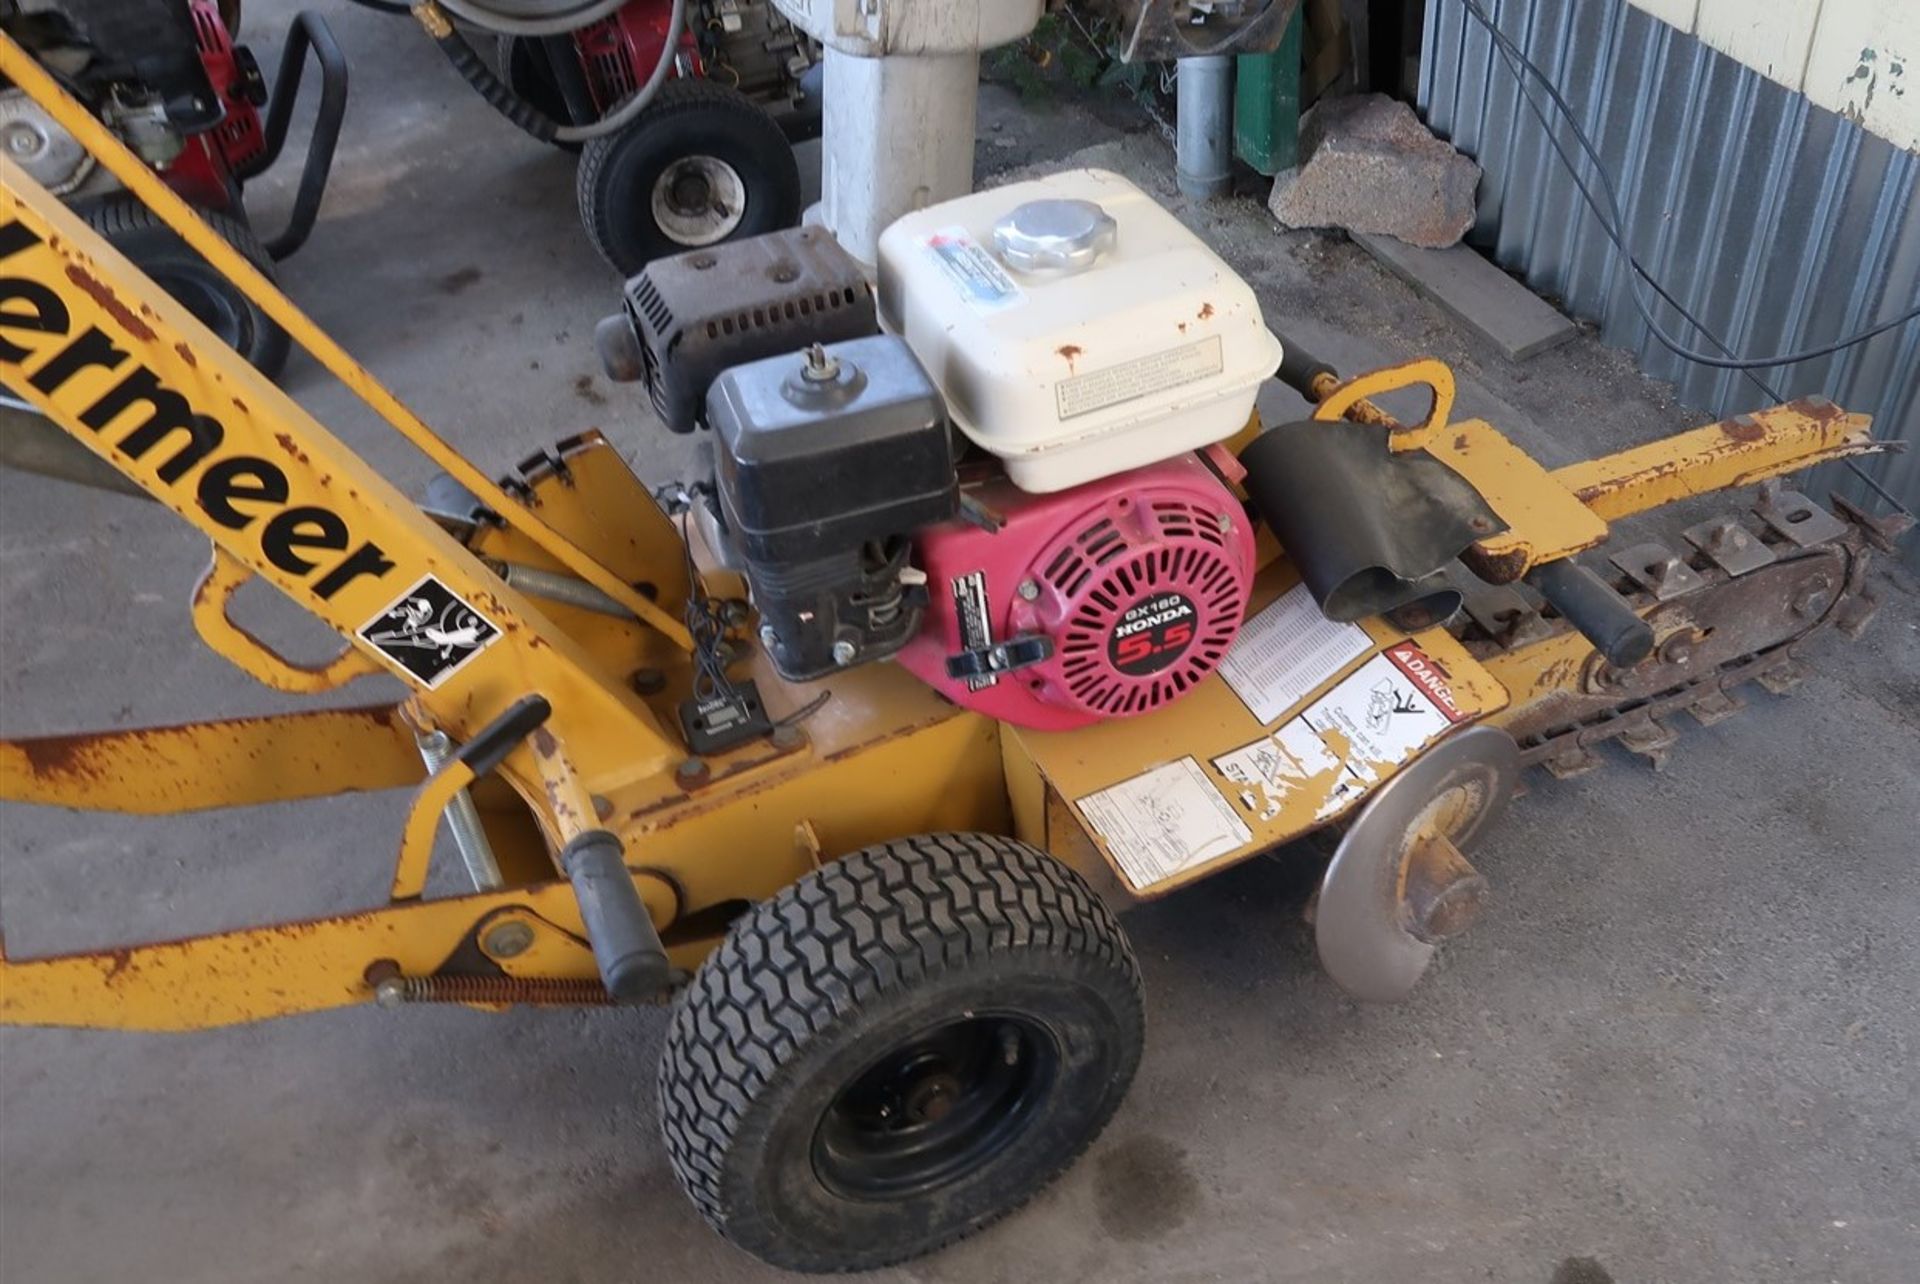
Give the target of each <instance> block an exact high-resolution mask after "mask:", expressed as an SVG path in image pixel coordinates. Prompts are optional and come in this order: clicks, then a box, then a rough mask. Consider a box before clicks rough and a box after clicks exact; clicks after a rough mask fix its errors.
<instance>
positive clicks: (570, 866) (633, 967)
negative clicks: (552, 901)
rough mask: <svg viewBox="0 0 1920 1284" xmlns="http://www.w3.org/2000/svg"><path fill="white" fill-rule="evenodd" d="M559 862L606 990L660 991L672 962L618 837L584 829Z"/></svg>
mask: <svg viewBox="0 0 1920 1284" xmlns="http://www.w3.org/2000/svg"><path fill="white" fill-rule="evenodd" d="M560 864H561V867H562V868H563V869H565V870H566V871H567V878H568V879H569V880H570V881H571V882H572V883H573V894H574V897H575V898H576V899H577V900H578V901H579V902H580V922H581V923H582V924H583V925H585V927H586V929H587V940H588V941H589V942H590V943H591V944H592V945H593V961H594V962H595V963H597V964H599V965H600V980H601V982H602V983H603V984H605V985H606V987H607V993H608V994H611V995H612V996H613V997H614V998H615V999H618V1000H620V1001H622V1002H633V1001H636V1000H639V999H646V998H651V997H653V996H654V995H657V994H658V993H660V991H662V990H664V989H666V988H667V984H668V982H669V981H670V980H671V979H672V976H673V965H672V964H671V963H669V962H668V961H667V950H666V947H665V946H664V945H662V944H661V943H660V933H659V932H658V931H656V930H655V928H654V926H653V918H652V916H650V915H649V914H648V913H647V905H646V902H645V901H643V900H641V899H640V889H639V888H637V887H635V886H634V885H633V876H632V875H631V874H629V873H627V866H626V862H625V861H624V860H623V859H621V854H620V840H619V839H618V838H615V837H614V836H613V835H612V834H610V833H608V832H607V831H606V830H604V829H589V830H587V831H586V832H585V833H583V834H581V835H579V836H578V837H576V838H575V839H574V840H573V841H572V842H570V843H568V844H567V846H566V849H565V850H564V851H562V852H561V853H560Z"/></svg>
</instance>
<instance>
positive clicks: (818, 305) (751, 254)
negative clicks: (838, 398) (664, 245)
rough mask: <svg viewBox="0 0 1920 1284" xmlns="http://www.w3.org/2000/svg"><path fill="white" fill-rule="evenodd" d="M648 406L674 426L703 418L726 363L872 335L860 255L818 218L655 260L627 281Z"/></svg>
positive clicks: (689, 426)
mask: <svg viewBox="0 0 1920 1284" xmlns="http://www.w3.org/2000/svg"><path fill="white" fill-rule="evenodd" d="M626 307H627V315H628V318H629V320H630V321H631V322H632V324H633V328H634V331H635V333H636V334H637V335H638V336H639V340H640V354H641V360H642V366H643V371H642V373H644V376H645V378H646V381H647V390H648V392H649V393H650V394H651V395H652V397H653V408H654V410H655V411H656V412H658V414H659V415H660V419H661V421H662V422H663V423H665V424H666V426H667V427H668V428H669V429H671V430H672V431H674V432H692V431H693V430H694V429H695V428H696V427H698V426H699V425H700V423H701V421H702V410H703V407H704V405H705V402H706V398H707V389H708V388H710V387H712V386H713V381H714V380H715V379H717V378H718V377H719V376H720V372H721V371H722V370H725V369H727V368H728V367H729V366H737V365H741V364H743V363H745V362H748V361H759V360H761V359H762V358H765V357H773V356H779V355H781V354H783V353H789V352H794V351H797V350H798V349H800V348H804V347H806V346H807V345H808V344H810V343H838V342H840V341H841V340H845V339H858V338H862V337H864V336H867V335H871V334H878V333H879V332H880V327H879V324H878V322H877V321H876V320H875V319H874V312H873V291H872V289H871V288H870V287H869V286H868V284H867V279H866V277H865V275H863V274H862V272H861V270H860V265H859V263H857V262H855V261H854V259H853V257H852V256H851V255H849V254H848V253H847V252H846V251H845V250H843V249H841V248H840V245H839V243H838V242H836V241H835V240H834V239H833V237H832V236H830V235H829V234H828V233H827V232H826V231H825V230H824V229H821V228H817V227H796V228H789V229H787V230H785V231H781V232H770V233H768V234H767V235H765V236H755V237H750V238H748V239H746V240H743V241H729V242H726V243H724V244H721V245H715V246H711V247H709V248H706V249H700V250H693V251H691V252H689V253H686V254H676V255H674V256H673V257H672V258H665V259H655V260H654V261H653V262H651V263H649V264H647V266H646V267H645V268H644V269H642V271H641V272H640V275H638V276H636V277H634V278H633V279H632V280H631V281H628V282H627V288H626Z"/></svg>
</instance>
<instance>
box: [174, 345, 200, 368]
mask: <svg viewBox="0 0 1920 1284" xmlns="http://www.w3.org/2000/svg"><path fill="white" fill-rule="evenodd" d="M173 350H174V351H175V352H177V353H179V354H180V359H181V360H182V361H184V362H186V363H187V364H188V365H190V366H192V367H194V368H195V369H196V370H197V369H199V367H200V358H198V357H196V356H194V355H193V348H192V347H191V346H190V345H188V344H187V343H185V342H181V343H176V344H174V345H173Z"/></svg>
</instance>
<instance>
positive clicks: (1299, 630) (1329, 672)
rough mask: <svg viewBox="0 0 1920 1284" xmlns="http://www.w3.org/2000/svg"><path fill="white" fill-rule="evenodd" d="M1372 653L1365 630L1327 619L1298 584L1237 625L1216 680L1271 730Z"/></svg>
mask: <svg viewBox="0 0 1920 1284" xmlns="http://www.w3.org/2000/svg"><path fill="white" fill-rule="evenodd" d="M1372 649H1373V639H1372V638H1369V637H1368V636H1367V631H1366V630H1365V629H1363V628H1361V627H1360V626H1359V625H1357V624H1336V623H1334V622H1333V621H1332V620H1329V619H1328V618H1327V617H1326V616H1324V615H1322V614H1320V604H1319V603H1317V602H1315V601H1314V600H1313V594H1312V593H1310V592H1308V591H1307V586H1306V585H1305V584H1297V585H1295V586H1294V587H1293V588H1291V589H1289V590H1288V591H1287V592H1285V593H1282V594H1281V595H1280V596H1279V597H1278V598H1276V599H1275V600H1274V601H1273V602H1272V604H1270V605H1269V606H1268V607H1267V608H1266V609H1265V610H1263V611H1261V612H1260V613H1259V614H1258V615H1256V616H1254V617H1253V618H1252V619H1251V620H1248V621H1247V622H1246V624H1244V625H1243V626H1241V629H1240V635H1239V636H1238V637H1236V638H1235V639H1234V640H1233V646H1232V648H1231V649H1229V650H1228V652H1227V654H1226V658H1225V659H1224V660H1222V661H1221V662H1220V676H1221V677H1222V678H1224V679H1225V680H1226V683H1227V686H1228V687H1230V688H1232V690H1233V693H1234V694H1235V695H1237V696H1239V697H1240V702H1241V703H1242V704H1244V705H1246V706H1247V710H1248V711H1249V712H1250V713H1252V714H1253V716H1254V718H1255V719H1256V720H1257V721H1259V722H1260V723H1261V724H1262V725H1263V726H1271V725H1272V724H1273V723H1275V722H1277V721H1279V719H1280V718H1281V717H1283V716H1284V715H1285V714H1286V713H1287V711H1288V710H1290V709H1292V708H1293V707H1294V706H1295V705H1297V704H1299V703H1300V702H1301V701H1302V700H1304V699H1306V698H1307V697H1308V696H1309V695H1311V694H1312V693H1313V689H1314V688H1315V687H1317V686H1319V685H1320V684H1321V683H1323V682H1325V681H1326V680H1327V679H1328V678H1331V677H1333V676H1334V675H1335V674H1336V673H1338V672H1340V670H1342V669H1344V668H1346V667H1347V666H1348V665H1349V664H1351V663H1353V662H1354V661H1355V660H1357V659H1359V658H1360V657H1361V656H1363V655H1365V654H1366V653H1367V652H1368V651H1371V650H1372Z"/></svg>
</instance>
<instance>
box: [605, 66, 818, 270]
mask: <svg viewBox="0 0 1920 1284" xmlns="http://www.w3.org/2000/svg"><path fill="white" fill-rule="evenodd" d="M683 156H712V157H715V158H717V159H719V160H723V161H725V162H726V163H727V164H729V165H731V166H732V167H733V169H734V172H735V173H737V174H739V175H740V181H741V182H742V183H743V184H744V185H745V188H746V212H745V215H744V216H743V217H742V218H741V220H740V224H739V226H737V227H735V228H734V229H733V230H732V231H731V232H729V233H728V234H727V235H726V236H725V237H724V238H722V239H723V240H724V241H737V240H742V239H744V238H746V237H749V236H759V235H761V234H763V233H766V232H777V231H779V230H780V229H781V228H783V227H792V226H794V225H795V224H796V223H798V222H799V221H800V166H799V163H798V162H797V161H796V160H794V157H793V147H792V145H791V144H789V143H788V142H787V136H786V135H785V134H783V133H781V132H780V126H779V125H778V124H777V123H776V122H775V121H774V119H773V117H771V116H769V115H768V114H767V113H766V112H765V111H764V110H762V109H761V108H760V107H758V106H756V105H755V104H754V103H753V101H752V100H751V99H749V98H748V97H747V96H746V95H745V94H742V93H740V92H739V91H738V90H734V89H729V88H727V87H726V86H724V85H716V84H714V83H712V82H711V81H706V80H669V81H668V82H667V83H666V84H664V85H662V86H660V92H659V94H658V95H657V96H656V97H655V98H654V100H653V101H652V102H651V103H648V104H647V106H646V108H645V110H643V111H642V112H641V113H640V115H639V116H638V118H636V119H635V120H634V121H633V122H632V123H631V124H629V125H628V126H627V127H626V128H625V129H622V130H619V131H618V132H616V133H612V134H607V135H604V136H602V137H600V138H593V139H589V140H588V141H587V144H586V146H585V147H584V148H582V149H581V152H580V171H579V176H578V181H577V191H578V196H579V200H580V222H581V224H582V225H583V226H584V227H585V228H586V230H587V239H588V240H589V241H591V242H592V243H593V248H594V249H595V250H597V251H599V253H600V257H601V258H603V259H605V260H606V261H607V263H608V264H609V265H610V266H611V267H612V268H613V269H614V270H615V271H617V272H619V273H620V274H621V275H622V276H632V275H633V274H635V273H636V272H638V271H639V270H640V269H641V268H643V267H645V266H646V265H647V264H648V263H649V262H651V261H652V260H654V259H657V258H662V257H664V256H666V255H669V254H680V253H684V252H685V251H687V250H688V249H691V248H693V247H691V246H687V245H684V244H682V243H680V242H678V241H676V240H674V239H673V238H672V237H670V236H668V235H667V233H666V231H665V230H664V229H662V228H661V227H660V225H659V224H658V223H657V222H656V221H655V220H654V217H653V185H654V181H655V180H656V179H658V178H659V176H660V174H661V172H662V171H663V170H664V169H665V168H666V167H667V166H668V165H669V164H671V163H672V162H673V161H675V160H678V159H680V158H681V157H683ZM718 243H719V242H716V244H718Z"/></svg>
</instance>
